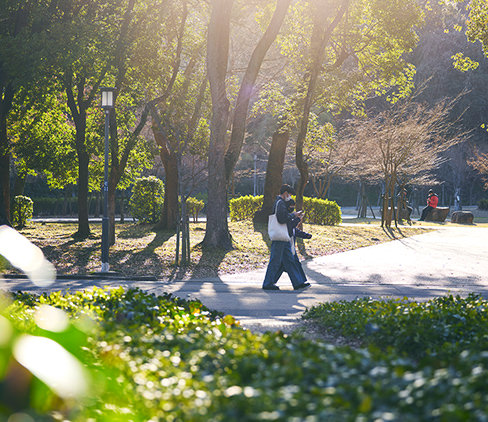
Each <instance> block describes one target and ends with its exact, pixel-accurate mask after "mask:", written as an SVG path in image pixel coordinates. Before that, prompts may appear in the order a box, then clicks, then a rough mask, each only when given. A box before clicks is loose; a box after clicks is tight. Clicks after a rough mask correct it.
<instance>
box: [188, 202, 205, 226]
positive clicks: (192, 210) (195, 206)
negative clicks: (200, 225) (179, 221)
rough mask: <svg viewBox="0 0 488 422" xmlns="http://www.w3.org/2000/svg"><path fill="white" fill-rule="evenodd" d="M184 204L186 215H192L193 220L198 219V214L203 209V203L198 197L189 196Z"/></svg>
mask: <svg viewBox="0 0 488 422" xmlns="http://www.w3.org/2000/svg"><path fill="white" fill-rule="evenodd" d="M186 206H187V211H188V215H191V216H192V217H193V220H194V221H198V214H200V211H202V210H203V207H204V206H205V203H204V202H203V201H200V200H199V199H196V198H192V197H191V196H190V197H189V198H188V199H187V200H186Z"/></svg>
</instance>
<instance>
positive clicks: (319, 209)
mask: <svg viewBox="0 0 488 422" xmlns="http://www.w3.org/2000/svg"><path fill="white" fill-rule="evenodd" d="M303 211H304V213H305V218H304V222H305V223H309V224H320V225H322V226H335V225H337V224H341V222H342V218H341V208H340V207H339V205H337V202H335V201H329V200H328V199H318V198H303Z"/></svg>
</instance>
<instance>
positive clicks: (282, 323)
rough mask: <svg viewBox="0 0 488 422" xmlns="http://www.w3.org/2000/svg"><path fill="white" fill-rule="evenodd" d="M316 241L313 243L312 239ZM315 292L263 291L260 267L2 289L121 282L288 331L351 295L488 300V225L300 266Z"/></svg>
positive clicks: (283, 282)
mask: <svg viewBox="0 0 488 422" xmlns="http://www.w3.org/2000/svg"><path fill="white" fill-rule="evenodd" d="M312 241H313V240H312ZM303 267H304V270H305V273H306V274H307V277H308V279H309V281H310V282H311V284H312V287H311V288H310V289H308V290H305V291H303V292H299V293H296V292H294V291H293V290H292V288H291V283H290V281H289V279H288V276H287V275H286V274H285V275H283V276H282V278H281V279H280V281H279V283H278V284H279V286H280V287H281V289H282V290H281V291H279V292H273V291H272V292H270V291H263V290H262V289H261V284H262V280H263V278H264V273H265V269H261V270H258V271H253V272H249V273H241V274H235V275H228V276H222V277H221V278H218V279H207V280H192V281H172V282H167V281H131V280H123V281H120V280H96V279H95V280H94V279H91V280H86V279H79V280H77V279H74V280H57V281H56V283H54V284H53V285H52V286H50V287H49V289H40V288H37V287H35V286H33V285H32V284H31V283H30V282H29V281H28V280H25V279H24V280H22V279H6V280H4V282H3V283H2V284H0V288H3V289H8V290H24V291H38V292H40V291H42V290H59V289H68V288H69V289H71V290H77V289H84V288H87V287H90V286H93V285H97V286H105V285H112V286H116V285H125V286H129V287H140V288H142V289H145V290H148V291H151V292H154V293H156V294H157V293H161V292H164V291H169V292H172V293H173V294H175V295H177V296H179V297H182V298H185V299H186V298H188V297H191V298H198V299H200V300H201V301H202V302H203V303H204V304H205V305H206V306H208V307H209V308H212V309H217V310H220V311H223V312H225V313H228V314H232V315H234V316H235V317H237V318H238V319H239V320H241V321H242V324H243V325H244V326H249V327H251V328H255V329H257V330H264V329H286V327H287V326H288V325H290V324H291V325H294V324H295V323H296V321H297V318H299V317H300V315H301V313H302V312H303V311H304V310H305V309H306V308H307V307H310V306H313V305H315V304H318V303H320V302H325V301H337V300H352V299H354V298H356V297H362V296H372V297H375V298H379V297H409V298H412V299H419V300H427V299H430V298H433V297H435V296H439V295H444V294H447V293H452V294H461V295H467V294H468V293H470V292H477V293H481V294H483V295H484V296H486V297H488V228H480V227H459V228H458V227H450V228H443V229H440V230H437V231H434V232H430V233H427V234H423V235H418V236H414V237H410V238H406V239H402V240H396V241H393V242H388V243H383V244H380V245H375V246H370V247H366V248H361V249H356V250H353V251H349V252H343V253H339V254H334V255H329V256H325V257H320V258H315V259H312V260H308V261H304V262H303Z"/></svg>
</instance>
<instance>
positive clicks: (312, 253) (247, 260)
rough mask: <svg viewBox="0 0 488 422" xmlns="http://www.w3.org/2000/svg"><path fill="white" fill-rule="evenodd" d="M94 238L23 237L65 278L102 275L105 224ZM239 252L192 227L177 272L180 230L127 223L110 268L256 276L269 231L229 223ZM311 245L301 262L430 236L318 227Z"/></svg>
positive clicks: (302, 246)
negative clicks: (206, 241)
mask: <svg viewBox="0 0 488 422" xmlns="http://www.w3.org/2000/svg"><path fill="white" fill-rule="evenodd" d="M90 227H91V232H92V234H91V236H90V237H89V238H88V239H85V240H82V241H80V240H75V239H73V238H72V237H71V235H72V234H73V233H74V232H75V231H76V230H77V225H76V224H74V223H68V224H60V223H45V224H42V223H30V224H29V226H27V227H26V228H25V229H24V230H22V233H23V234H24V235H25V236H27V237H28V238H29V239H30V240H32V241H33V242H34V244H36V245H38V246H39V247H40V248H41V249H42V250H43V252H44V253H45V255H46V257H47V258H48V259H49V260H50V261H51V262H53V263H54V265H55V266H56V268H57V270H58V273H60V274H87V273H90V272H94V271H99V270H100V255H101V252H100V251H101V224H91V226H90ZM229 229H230V232H231V235H232V239H233V245H234V249H233V250H231V251H221V250H213V251H212V250H204V249H202V247H201V246H200V242H202V240H203V238H204V235H205V223H191V224H190V246H191V262H190V263H189V264H188V265H186V266H185V267H181V268H180V267H176V266H175V265H174V263H175V249H176V235H175V232H174V231H171V230H166V231H158V232H155V231H154V230H153V226H152V225H149V224H136V223H124V224H117V226H116V239H117V240H116V243H115V245H113V246H111V247H110V268H111V270H113V271H116V272H119V273H121V274H123V275H126V276H155V277H158V278H181V279H188V278H205V277H207V278H208V277H217V276H218V275H220V274H229V273H239V272H246V271H252V270H256V269H259V268H262V267H264V266H266V264H267V262H268V259H269V247H270V245H271V242H270V241H269V239H268V235H267V226H266V225H258V226H256V227H255V226H253V224H252V223H251V222H250V221H238V222H231V223H229ZM303 229H304V230H305V231H308V232H310V233H312V235H313V237H312V239H311V240H306V241H299V242H298V245H297V246H298V247H297V250H298V253H299V256H300V258H302V259H304V258H307V259H308V258H314V257H318V256H323V255H329V254H333V253H338V252H342V251H347V250H351V249H356V248H360V247H364V246H370V245H374V244H377V243H382V242H387V241H390V240H392V239H396V238H401V237H404V236H411V235H415V234H419V233H425V229H422V228H412V227H401V228H400V229H399V230H396V229H393V230H391V231H388V230H383V229H382V228H380V227H379V225H377V224H376V223H375V224H371V226H369V225H364V224H363V225H344V226H318V225H308V224H305V226H304V228H303Z"/></svg>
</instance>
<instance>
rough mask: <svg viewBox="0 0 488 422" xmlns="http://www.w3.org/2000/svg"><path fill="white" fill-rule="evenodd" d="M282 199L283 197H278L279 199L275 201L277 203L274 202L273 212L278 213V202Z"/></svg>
mask: <svg viewBox="0 0 488 422" xmlns="http://www.w3.org/2000/svg"><path fill="white" fill-rule="evenodd" d="M280 201H283V199H281V198H278V199H277V200H276V201H275V204H274V209H273V214H276V210H277V209H278V202H280Z"/></svg>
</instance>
